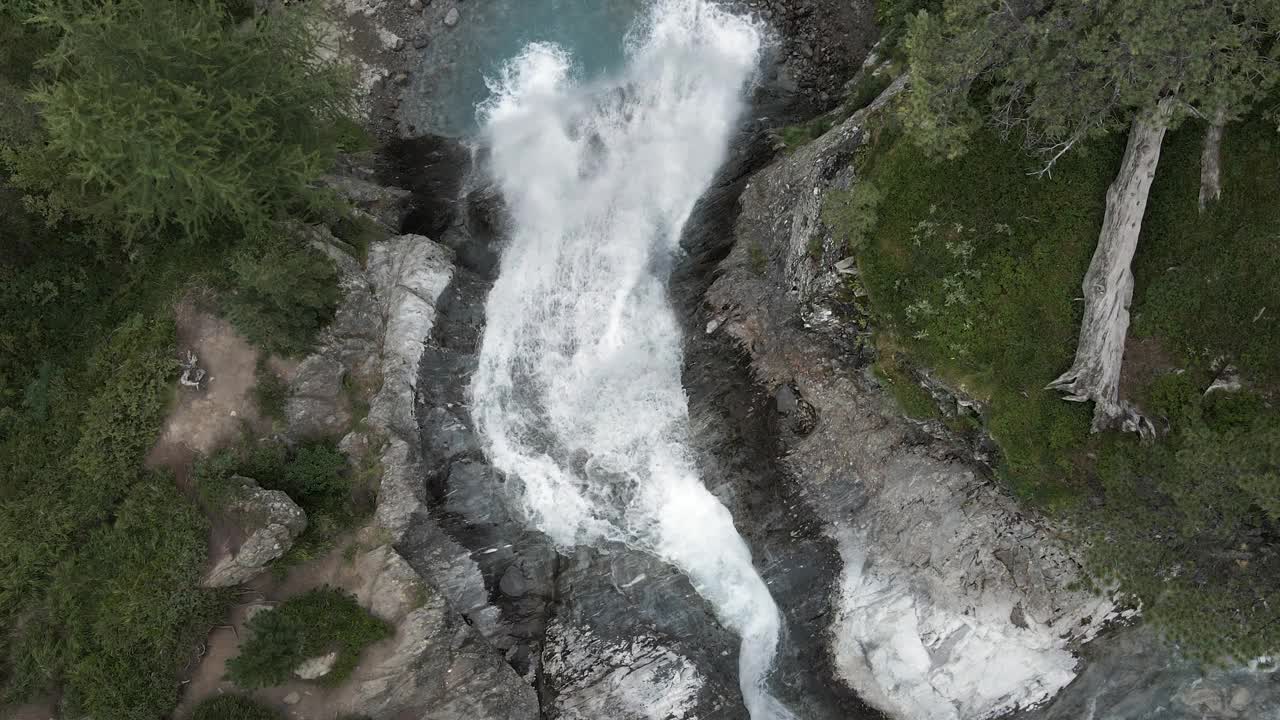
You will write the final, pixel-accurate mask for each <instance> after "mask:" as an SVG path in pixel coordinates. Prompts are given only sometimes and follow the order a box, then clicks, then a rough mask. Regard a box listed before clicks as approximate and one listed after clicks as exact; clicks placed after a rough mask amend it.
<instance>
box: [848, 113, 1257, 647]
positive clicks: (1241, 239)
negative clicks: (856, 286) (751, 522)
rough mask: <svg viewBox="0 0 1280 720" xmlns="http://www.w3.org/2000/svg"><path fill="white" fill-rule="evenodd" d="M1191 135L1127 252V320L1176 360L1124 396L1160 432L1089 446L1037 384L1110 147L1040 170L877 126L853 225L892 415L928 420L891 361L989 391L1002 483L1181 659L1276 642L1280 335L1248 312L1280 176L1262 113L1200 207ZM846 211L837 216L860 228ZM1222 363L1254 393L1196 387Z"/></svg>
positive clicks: (1049, 372)
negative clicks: (878, 199)
mask: <svg viewBox="0 0 1280 720" xmlns="http://www.w3.org/2000/svg"><path fill="white" fill-rule="evenodd" d="M1201 130H1202V128H1199V127H1196V126H1193V125H1188V126H1186V127H1184V128H1183V129H1181V130H1179V131H1176V132H1174V133H1171V134H1170V136H1169V140H1168V142H1167V144H1166V149H1165V155H1164V160H1163V168H1164V170H1163V172H1162V175H1161V176H1160V177H1158V178H1157V180H1156V184H1155V186H1154V187H1153V190H1152V195H1151V202H1150V205H1149V208H1148V222H1147V223H1146V224H1145V226H1144V229H1143V237H1142V239H1141V242H1140V243H1139V250H1138V256H1137V259H1136V261H1135V268H1136V272H1137V277H1138V282H1137V290H1136V292H1135V297H1134V306H1133V312H1134V317H1135V325H1134V328H1135V330H1136V331H1137V332H1138V333H1140V334H1143V335H1147V336H1149V337H1151V338H1153V339H1154V341H1155V342H1156V343H1157V344H1158V345H1159V346H1161V347H1164V348H1167V349H1169V350H1171V351H1173V354H1174V355H1175V358H1174V362H1175V365H1176V366H1177V367H1179V368H1181V369H1182V371H1181V372H1174V371H1172V368H1170V369H1169V371H1166V372H1161V373H1157V374H1156V375H1155V377H1154V379H1152V380H1151V381H1150V382H1149V383H1148V384H1147V385H1146V386H1145V387H1139V388H1136V389H1135V390H1134V392H1135V399H1137V400H1138V401H1139V402H1140V404H1141V406H1142V407H1143V409H1144V410H1145V411H1146V412H1147V413H1148V414H1149V415H1151V416H1152V417H1154V418H1157V419H1159V420H1160V421H1161V422H1160V423H1158V424H1159V425H1160V426H1161V427H1162V428H1166V429H1167V430H1168V434H1167V435H1166V436H1164V437H1162V438H1161V439H1159V440H1158V441H1157V442H1154V443H1148V444H1142V443H1139V442H1137V441H1136V440H1135V439H1132V438H1128V437H1121V436H1118V435H1114V436H1113V435H1104V436H1090V435H1089V434H1088V427H1089V417H1088V412H1087V409H1086V408H1083V407H1082V406H1080V405H1077V404H1072V403H1065V402H1062V401H1061V400H1058V399H1057V398H1055V397H1054V396H1053V395H1052V394H1051V393H1047V392H1044V391H1043V390H1042V388H1043V386H1044V384H1045V383H1046V382H1047V381H1048V379H1051V378H1052V377H1054V376H1056V375H1057V374H1058V372H1060V370H1061V369H1062V368H1063V367H1065V366H1066V365H1067V364H1069V363H1070V361H1071V357H1072V353H1073V349H1074V341H1075V333H1076V330H1077V323H1078V316H1077V314H1078V312H1079V308H1078V305H1073V303H1072V298H1074V297H1076V296H1078V294H1079V278H1080V277H1081V276H1082V275H1083V272H1084V268H1085V266H1086V265H1087V263H1088V260H1089V257H1090V254H1091V252H1092V250H1093V245H1094V242H1095V240H1096V237H1097V227H1098V223H1099V221H1100V216H1101V213H1102V206H1103V202H1104V197H1105V189H1106V186H1107V183H1108V181H1109V179H1110V177H1111V175H1112V173H1113V172H1114V170H1113V168H1114V163H1115V159H1116V158H1117V157H1118V155H1119V148H1118V147H1117V146H1115V145H1114V144H1110V143H1106V144H1102V145H1099V144H1096V143H1095V144H1093V145H1090V146H1086V147H1085V148H1083V150H1085V152H1083V153H1079V152H1078V153H1074V154H1072V155H1070V156H1068V157H1066V158H1064V159H1063V160H1062V162H1061V163H1060V164H1059V166H1058V169H1057V172H1055V174H1054V176H1053V178H1052V179H1045V180H1035V179H1032V178H1030V177H1028V176H1027V175H1026V173H1025V172H1024V167H1023V165H1022V160H1021V157H1020V153H1019V152H1018V151H1017V150H1016V149H1015V148H1011V147H1009V146H1008V145H1005V144H1002V143H1000V142H999V140H998V138H996V137H995V136H993V135H991V134H990V133H987V132H984V131H978V132H977V133H976V134H975V135H974V136H973V140H972V142H973V150H974V152H971V153H968V154H966V155H964V156H962V157H960V158H958V159H956V160H949V161H948V160H939V159H931V157H930V156H929V155H928V154H926V153H925V151H923V150H921V149H919V148H918V147H915V146H914V145H913V144H912V143H911V142H910V140H907V139H904V138H902V137H900V136H895V135H894V133H893V132H892V128H890V131H889V132H887V133H886V134H884V135H882V136H881V141H880V143H879V144H877V145H876V146H874V147H873V148H872V149H871V151H870V152H869V154H867V155H866V156H865V157H864V159H863V166H862V167H861V168H859V170H860V171H861V175H862V176H863V177H864V178H867V179H869V180H870V181H871V182H874V184H875V186H876V187H877V188H878V189H879V190H880V191H881V192H882V193H883V194H884V196H885V197H888V198H893V199H894V202H892V203H884V204H882V205H881V206H880V208H879V214H878V217H877V220H876V222H875V224H874V226H873V227H871V228H869V229H865V230H864V231H865V232H867V237H868V240H867V241H866V242H864V243H863V244H862V248H861V251H860V252H859V264H860V269H861V274H862V281H863V282H864V284H865V286H866V288H867V289H868V290H869V291H870V300H871V304H872V310H873V312H874V313H875V315H876V317H877V323H878V325H879V326H880V328H881V330H882V332H884V333H885V334H886V335H891V336H892V337H890V338H889V341H888V343H887V344H886V343H885V342H882V343H881V347H882V351H883V352H882V357H881V362H880V365H879V367H878V368H877V371H878V372H880V373H881V374H882V377H884V378H886V379H887V380H889V381H891V389H892V390H893V392H894V393H895V395H897V396H898V397H899V399H900V400H901V401H902V403H903V405H904V407H905V408H907V409H908V411H909V412H910V413H911V414H915V415H919V414H921V413H923V411H924V410H926V407H925V405H924V402H923V400H924V396H923V394H922V393H923V391H920V390H919V388H914V389H912V388H905V389H904V387H902V386H903V385H904V384H905V383H909V382H910V378H909V377H904V375H905V373H903V372H902V371H901V370H900V369H897V370H896V371H895V369H896V368H898V365H899V363H900V362H902V359H901V358H900V357H898V355H897V353H899V352H902V353H905V354H906V355H908V356H909V359H908V360H907V362H911V363H919V364H920V365H924V366H927V367H930V368H931V369H933V370H936V371H937V373H938V375H939V376H940V377H942V378H943V379H945V380H946V381H947V382H948V383H949V384H951V385H953V386H955V387H958V388H960V389H962V390H965V391H967V392H969V393H970V394H972V395H975V396H977V397H978V398H979V399H981V400H984V401H985V403H986V408H987V411H986V416H985V419H986V427H987V430H988V431H989V432H990V434H991V435H992V436H993V437H994V438H995V440H996V441H997V442H998V444H999V445H1000V448H1001V450H1002V468H1001V474H1002V476H1003V477H1004V478H1005V479H1007V480H1008V482H1009V483H1010V485H1011V487H1012V488H1013V489H1014V490H1015V491H1016V492H1017V493H1018V494H1019V495H1021V496H1022V497H1024V498H1027V499H1030V500H1031V501H1033V502H1034V503H1035V504H1036V505H1037V506H1039V507H1042V508H1049V509H1052V510H1055V511H1057V512H1059V513H1060V514H1061V515H1062V517H1063V518H1064V519H1069V520H1071V521H1073V523H1074V525H1075V527H1076V528H1077V529H1078V530H1079V531H1080V535H1081V536H1082V537H1083V538H1085V539H1087V541H1088V542H1087V543H1086V551H1087V555H1088V558H1089V564H1090V568H1091V569H1092V571H1093V572H1095V573H1096V574H1097V575H1098V576H1099V577H1100V578H1102V579H1106V580H1111V581H1115V582H1117V583H1119V586H1120V587H1121V588H1122V589H1123V590H1124V591H1127V592H1129V593H1132V594H1133V595H1135V596H1136V597H1138V598H1140V599H1141V601H1142V603H1143V606H1144V614H1145V616H1146V617H1148V618H1149V619H1150V620H1151V621H1153V622H1154V623H1156V624H1157V626H1158V627H1159V628H1161V629H1162V630H1163V631H1164V632H1166V633H1167V634H1168V635H1169V636H1170V637H1171V638H1172V639H1174V640H1176V641H1178V642H1179V643H1181V645H1182V646H1183V648H1184V649H1185V650H1186V651H1187V652H1189V653H1191V654H1193V655H1196V656H1197V657H1201V658H1205V659H1222V658H1224V657H1233V658H1236V659H1245V658H1249V657H1253V656H1256V655H1261V654H1264V653H1267V652H1274V650H1275V649H1276V647H1277V646H1280V622H1278V621H1280V617H1278V613H1280V604H1278V603H1276V602H1275V592H1274V588H1275V587H1276V585H1277V583H1278V582H1280V547H1278V546H1277V541H1276V535H1275V531H1276V527H1277V522H1280V514H1278V513H1280V412H1278V411H1277V409H1276V408H1275V406H1274V401H1273V399H1271V398H1273V394H1274V389H1275V388H1276V380H1277V366H1276V363H1277V360H1276V358H1275V356H1274V348H1275V347H1277V346H1280V337H1277V335H1276V333H1277V325H1278V324H1280V323H1276V324H1273V323H1270V322H1269V320H1268V317H1267V313H1263V314H1262V315H1261V316H1259V315H1258V312H1259V309H1260V308H1262V307H1268V308H1270V307H1277V306H1278V305H1277V303H1280V297H1276V295H1275V293H1276V292H1277V291H1276V284H1275V283H1274V282H1273V280H1274V276H1275V275H1276V273H1277V271H1278V270H1280V267H1276V266H1275V263H1276V262H1277V259H1278V258H1280V253H1277V251H1276V245H1275V238H1276V237H1277V235H1278V231H1280V210H1277V209H1276V208H1275V206H1274V203H1270V202H1267V201H1265V200H1264V198H1266V197H1269V195H1270V194H1272V193H1273V190H1274V187H1273V186H1274V178H1275V177H1276V176H1277V175H1278V174H1280V167H1277V164H1278V163H1280V160H1277V157H1280V153H1277V150H1280V142H1278V140H1277V138H1276V137H1275V136H1274V134H1273V132H1272V129H1271V128H1270V126H1269V125H1268V124H1267V123H1266V122H1264V121H1262V120H1249V121H1247V122H1246V123H1243V124H1233V125H1230V126H1229V127H1228V129H1227V135H1226V137H1227V138H1228V140H1227V142H1228V143H1231V144H1229V145H1228V146H1227V147H1225V148H1224V165H1223V176H1224V178H1229V183H1224V187H1225V188H1226V190H1225V193H1224V195H1223V200H1222V205H1220V206H1218V207H1217V208H1213V209H1211V210H1210V211H1209V212H1207V213H1205V214H1204V215H1203V216H1201V215H1200V214H1199V212H1198V210H1197V196H1198V188H1199V170H1200V168H1199V152H1200V139H1201V137H1202V133H1201ZM1233 193H1234V196H1233ZM860 217H864V215H857V214H854V215H852V216H851V217H845V218H843V219H841V220H836V221H833V223H834V224H835V225H836V226H837V229H839V228H848V227H850V226H853V228H854V229H855V230H856V229H857V221H858V219H859V218H860ZM845 232H850V230H845ZM1255 318H1257V319H1256V320H1255ZM895 342H896V343H897V345H894V343H895ZM1268 349H1269V350H1270V353H1271V354H1268ZM1224 362H1230V363H1233V364H1235V365H1236V366H1237V367H1238V368H1239V369H1240V372H1241V374H1242V375H1243V376H1244V377H1245V378H1246V384H1247V385H1248V384H1250V382H1252V384H1254V386H1255V387H1259V388H1261V390H1262V391H1263V392H1260V393H1250V392H1238V393H1232V392H1214V393H1210V394H1209V395H1208V396H1205V395H1204V392H1205V388H1206V387H1207V385H1208V384H1209V383H1210V382H1211V380H1212V379H1213V377H1214V374H1215V373H1214V370H1216V369H1217V367H1218V366H1220V365H1221V364H1222V363H1224ZM1086 497H1087V498H1089V501H1087V502H1085V501H1084V499H1085V498H1086Z"/></svg>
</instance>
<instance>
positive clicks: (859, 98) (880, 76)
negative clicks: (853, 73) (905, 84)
mask: <svg viewBox="0 0 1280 720" xmlns="http://www.w3.org/2000/svg"><path fill="white" fill-rule="evenodd" d="M897 75H898V72H897V69H896V65H892V66H889V67H886V68H883V69H881V70H880V72H869V73H866V74H864V75H863V76H862V77H860V78H858V81H857V82H856V83H854V86H853V87H851V88H849V94H848V95H847V96H846V97H845V99H844V107H845V110H847V111H849V112H850V114H852V113H854V112H857V111H858V110H861V109H862V108H864V107H866V106H868V105H870V104H871V103H872V101H874V100H875V99H876V98H878V97H880V93H882V92H884V91H885V90H887V89H888V88H889V86H890V85H892V84H893V79H894V78H895V77H897Z"/></svg>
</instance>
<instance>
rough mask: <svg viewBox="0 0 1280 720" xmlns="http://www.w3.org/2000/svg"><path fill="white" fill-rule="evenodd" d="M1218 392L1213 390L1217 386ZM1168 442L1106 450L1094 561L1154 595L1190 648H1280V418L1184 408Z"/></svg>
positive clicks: (1228, 651)
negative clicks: (1278, 595)
mask: <svg viewBox="0 0 1280 720" xmlns="http://www.w3.org/2000/svg"><path fill="white" fill-rule="evenodd" d="M1211 397H1212V396H1211ZM1178 414H1179V416H1180V417H1182V418H1184V420H1183V421H1182V425H1181V427H1180V428H1179V429H1178V430H1177V431H1176V432H1175V433H1174V434H1173V435H1172V436H1171V437H1169V438H1167V439H1166V440H1164V441H1163V442H1161V443H1156V444H1152V445H1141V444H1139V443H1136V442H1133V441H1132V440H1130V439H1127V438H1124V439H1115V440H1114V441H1113V442H1111V443H1109V444H1108V446H1107V447H1106V449H1105V450H1104V452H1103V453H1102V460H1101V462H1100V465H1099V478H1100V481H1101V482H1102V484H1103V486H1104V489H1105V492H1106V503H1105V504H1104V505H1102V506H1101V507H1097V508H1092V509H1090V510H1089V512H1088V513H1087V514H1085V515H1084V516H1083V517H1081V518H1079V519H1078V520H1079V523H1080V524H1081V525H1082V526H1083V527H1086V528H1088V529H1089V531H1090V536H1091V538H1092V540H1093V542H1091V543H1090V544H1089V546H1088V547H1089V560H1090V566H1091V569H1092V570H1094V571H1095V572H1096V573H1098V574H1099V575H1101V576H1103V577H1105V578H1108V579H1111V580H1115V581H1117V582H1119V584H1120V587H1121V588H1122V589H1124V590H1126V591H1128V592H1130V593H1132V594H1134V595H1136V596H1137V597H1139V598H1141V599H1142V601H1143V607H1144V614H1145V615H1146V617H1147V618H1148V619H1150V620H1152V621H1153V622H1155V623H1156V624H1157V625H1158V627H1160V629H1161V630H1163V631H1164V632H1165V633H1166V634H1167V635H1169V636H1170V637H1171V638H1172V639H1174V640H1176V641H1178V642H1179V643H1181V644H1182V645H1183V647H1184V649H1185V650H1186V651H1188V652H1189V653H1190V654H1192V655H1194V656H1196V657H1199V658H1202V659H1205V660H1217V659H1222V658H1234V659H1235V660H1237V661H1241V662H1243V661H1246V660H1248V659H1250V658H1253V657H1258V656H1261V655H1264V654H1269V653H1272V652H1274V651H1275V649H1276V648H1277V647H1280V607H1277V606H1276V604H1275V602H1274V588H1275V584H1276V582H1277V579H1278V578H1280V553H1277V551H1276V548H1275V543H1274V538H1273V537H1272V536H1271V533H1272V528H1274V527H1275V523H1276V522H1277V521H1280V472H1277V467H1280V421H1277V419H1276V418H1275V417H1274V416H1270V417H1268V416H1267V415H1265V414H1255V415H1254V416H1253V420H1252V422H1251V423H1250V424H1249V426H1248V427H1240V426H1236V427H1229V428H1224V429H1214V428H1212V427H1210V426H1209V425H1207V424H1205V422H1204V421H1202V420H1200V419H1199V418H1198V417H1197V416H1198V415H1199V414H1200V409H1199V407H1198V406H1190V407H1187V408H1184V409H1183V410H1182V411H1181V412H1180V413H1178Z"/></svg>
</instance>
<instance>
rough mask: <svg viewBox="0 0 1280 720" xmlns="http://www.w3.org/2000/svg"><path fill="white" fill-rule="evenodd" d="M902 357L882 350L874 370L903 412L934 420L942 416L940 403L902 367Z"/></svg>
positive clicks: (913, 416)
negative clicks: (939, 408) (939, 407)
mask: <svg viewBox="0 0 1280 720" xmlns="http://www.w3.org/2000/svg"><path fill="white" fill-rule="evenodd" d="M900 363H901V359H900V358H899V357H898V356H897V355H895V354H893V353H892V352H891V351H890V352H885V351H884V350H882V351H881V354H880V359H879V361H877V362H876V364H875V367H874V371H875V374H876V377H877V378H879V379H880V382H882V383H884V386H885V387H887V388H888V389H889V392H890V393H891V394H892V395H893V397H894V399H895V400H897V401H898V406H899V407H900V408H902V412H903V414H905V415H906V416H907V417H909V418H914V419H916V420H932V419H934V418H937V417H940V416H941V414H942V413H941V412H939V410H938V403H936V402H934V399H933V396H932V395H930V394H929V392H928V391H927V390H925V389H924V388H923V387H921V386H920V384H919V383H917V382H916V381H915V380H914V379H913V378H912V377H911V376H910V375H909V374H908V373H907V372H906V371H905V370H904V369H903V367H902V365H901V364H900Z"/></svg>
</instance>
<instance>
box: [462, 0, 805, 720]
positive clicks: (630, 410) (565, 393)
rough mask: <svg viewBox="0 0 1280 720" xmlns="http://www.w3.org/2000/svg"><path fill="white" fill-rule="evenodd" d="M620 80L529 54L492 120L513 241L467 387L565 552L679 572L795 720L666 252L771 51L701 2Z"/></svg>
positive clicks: (777, 712)
mask: <svg viewBox="0 0 1280 720" xmlns="http://www.w3.org/2000/svg"><path fill="white" fill-rule="evenodd" d="M626 45H627V48H626V50H627V53H626V58H627V60H626V64H625V68H624V69H623V70H622V71H621V72H620V73H618V74H617V75H616V76H615V77H611V78H608V79H606V80H597V81H593V82H591V83H585V82H582V81H580V80H578V79H577V78H576V77H575V69H574V66H573V60H572V57H571V56H570V55H569V53H568V52H566V51H565V50H564V49H562V48H560V47H558V46H555V45H551V44H544V43H543V44H537V43H536V44H532V45H530V46H528V47H527V48H525V50H524V51H523V52H522V53H521V54H520V55H519V57H517V58H515V59H514V60H512V61H510V62H509V63H508V64H507V65H506V66H505V68H504V69H503V71H502V72H501V73H500V75H499V77H497V78H494V79H492V81H491V82H490V87H491V90H492V93H493V95H492V97H491V99H490V100H489V101H488V102H487V103H486V104H485V105H484V106H483V107H482V108H481V117H482V121H483V132H484V137H485V141H486V143H487V144H488V146H489V147H490V150H491V160H490V167H491V172H492V174H493V176H494V178H495V179H496V181H497V182H498V184H499V187H500V189H501V191H502V193H503V195H504V197H505V199H506V202H507V204H508V207H509V210H510V213H511V217H512V221H513V223H512V225H513V227H512V233H511V238H510V242H509V245H508V246H507V247H506V248H505V250H504V253H503V256H502V261H501V266H500V272H499V276H498V279H497V281H496V283H495V284H494V287H493V289H492V291H491V294H490V296H489V300H488V305H487V307H486V317H487V327H486V330H485V334H484V340H483V343H482V346H481V350H480V358H479V367H478V368H477V370H476V374H475V376H474V379H473V382H472V386H471V396H472V397H471V403H472V413H473V416H474V418H475V421H476V424H477V427H478V429H479V430H480V434H481V436H482V437H483V439H484V442H485V447H486V452H487V453H488V455H489V458H490V460H491V462H492V463H493V464H494V466H495V467H497V468H498V469H499V470H501V471H503V472H504V473H505V474H506V475H507V476H508V477H509V478H511V479H512V480H513V481H514V484H515V485H516V486H517V487H518V490H515V491H514V492H515V494H516V499H517V500H518V504H519V506H520V507H521V509H522V510H523V513H524V515H525V516H526V517H527V519H528V521H529V522H530V523H532V524H533V525H534V526H535V527H537V528H539V529H540V530H542V531H543V532H545V533H546V534H547V535H548V536H549V537H551V539H552V540H553V541H554V542H555V543H557V544H558V545H559V546H560V547H562V548H565V549H568V548H571V547H573V546H575V545H594V544H599V543H603V542H619V543H625V544H627V545H628V546H630V547H633V548H637V549H640V550H643V551H646V552H650V553H653V554H655V555H657V556H658V557H661V558H662V559H663V560H665V561H667V562H669V563H671V564H672V565H674V566H675V567H677V568H679V569H680V570H681V571H682V572H684V573H685V574H686V575H687V576H688V577H689V579H690V581H691V582H692V584H693V586H694V587H695V588H696V589H697V591H698V592H699V593H700V594H701V595H702V597H703V598H704V599H706V600H707V602H708V603H709V604H710V605H711V606H712V607H713V608H714V609H715V611H716V613H717V616H718V618H719V619H720V621H721V622H722V623H723V624H724V625H725V626H726V627H728V628H729V629H731V630H732V631H734V632H735V633H737V634H738V635H739V636H741V638H742V645H741V650H740V654H739V671H740V683H741V687H742V692H743V696H744V698H745V701H746V705H747V708H748V710H749V711H750V712H751V716H752V718H753V719H754V720H786V719H789V718H791V717H792V715H791V713H790V712H788V711H787V710H786V708H784V707H783V706H782V705H781V703H779V702H778V701H777V700H776V699H774V698H773V697H772V696H771V695H770V694H769V693H768V692H767V690H766V689H765V681H766V678H767V676H768V674H769V671H770V668H771V665H772V662H773V657H774V655H775V653H776V649H777V644H778V641H779V633H780V628H781V619H780V616H779V613H778V608H777V606H776V604H775V603H774V601H773V598H772V597H771V596H770V594H769V590H768V588H767V587H766V585H765V583H764V581H763V580H762V579H761V577H760V575H759V574H758V573H757V572H756V570H755V567H754V565H753V564H752V561H751V553H750V550H749V549H748V547H747V545H746V543H745V542H744V541H743V539H742V538H741V536H739V535H738V532H737V530H736V528H735V527H734V524H733V518H732V516H731V515H730V513H729V511H728V510H727V509H726V508H725V507H724V505H722V504H721V503H720V502H719V501H718V500H717V499H716V498H715V497H714V496H713V495H712V494H711V493H710V492H709V491H708V490H707V489H706V488H705V487H704V486H703V484H702V482H701V480H700V479H699V477H698V474H697V470H696V467H695V463H694V460H693V457H692V452H691V450H690V446H689V438H688V435H689V432H690V429H689V419H688V403H687V398H686V396H685V393H684V389H683V387H682V386H681V382H680V379H681V363H682V357H681V342H680V328H679V325H678V324H677V322H676V318H675V315H674V312H673V310H672V308H671V305H670V302H669V299H668V295H667V286H666V282H667V278H668V275H669V273H670V270H671V265H672V258H673V256H674V255H675V253H677V252H678V250H679V239H680V234H681V231H682V229H683V228H684V225H685V223H686V221H687V220H688V218H689V215H690V213H691V212H692V210H693V207H694V203H695V202H696V201H697V199H698V197H699V196H700V195H701V194H702V193H703V192H704V191H705V190H706V189H707V187H708V186H709V184H710V183H711V181H712V179H713V177H714V175H715V173H716V170H717V169H718V168H719V166H720V165H721V163H722V162H723V161H724V159H725V156H726V153H727V150H728V145H729V140H730V137H731V135H732V134H733V132H734V129H735V127H736V125H737V122H738V120H739V118H740V115H741V112H742V110H743V106H744V94H745V90H746V87H747V85H748V83H749V81H750V79H751V76H752V75H753V73H754V71H755V68H756V64H757V61H758V54H759V51H760V47H761V33H760V30H759V28H757V27H756V26H755V24H754V23H753V22H751V21H749V20H747V19H745V18H742V17H738V16H735V15H733V14H731V13H729V12H727V11H725V10H723V9H721V8H719V7H717V6H716V5H715V4H714V3H712V2H708V1H707V0H654V1H653V3H652V6H651V9H650V12H649V14H648V15H647V16H646V17H645V18H643V19H642V20H640V21H639V22H638V24H637V26H636V27H635V28H633V30H632V31H631V33H630V34H629V35H628V38H627V41H626Z"/></svg>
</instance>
